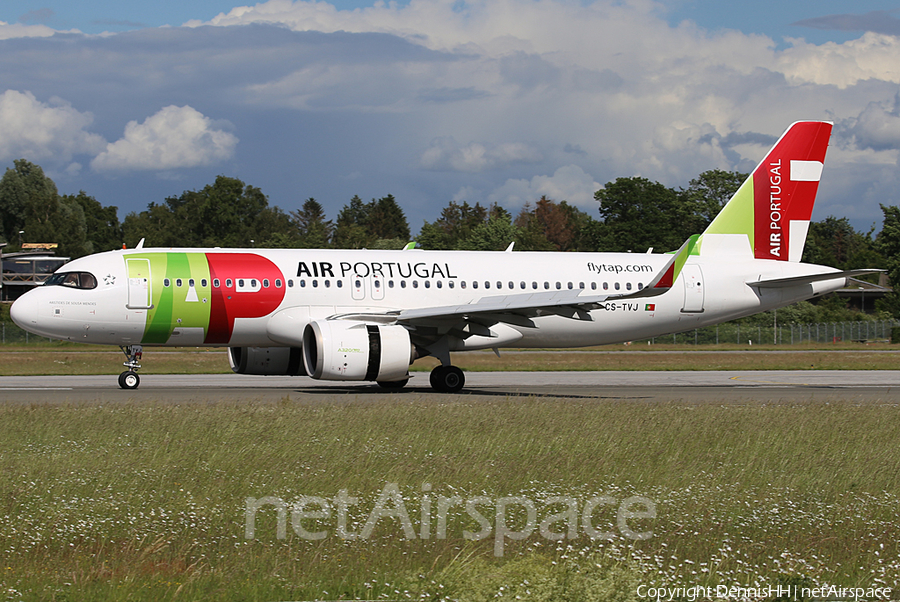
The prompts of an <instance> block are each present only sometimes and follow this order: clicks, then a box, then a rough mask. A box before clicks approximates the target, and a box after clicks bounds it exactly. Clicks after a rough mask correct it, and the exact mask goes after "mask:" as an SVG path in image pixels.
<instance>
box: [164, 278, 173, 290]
mask: <svg viewBox="0 0 900 602" xmlns="http://www.w3.org/2000/svg"><path fill="white" fill-rule="evenodd" d="M171 285H172V281H171V280H169V279H168V278H165V279H163V286H164V287H166V288H169V286H171Z"/></svg>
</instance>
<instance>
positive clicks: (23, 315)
mask: <svg viewBox="0 0 900 602" xmlns="http://www.w3.org/2000/svg"><path fill="white" fill-rule="evenodd" d="M9 317H11V318H12V321H13V322H15V323H16V325H17V326H18V327H19V328H23V329H25V330H31V329H32V328H34V326H35V325H36V324H37V318H38V309H37V304H36V303H34V300H29V299H28V294H27V293H26V294H25V295H23V296H21V297H19V298H18V299H16V300H15V302H13V304H12V307H10V308H9Z"/></svg>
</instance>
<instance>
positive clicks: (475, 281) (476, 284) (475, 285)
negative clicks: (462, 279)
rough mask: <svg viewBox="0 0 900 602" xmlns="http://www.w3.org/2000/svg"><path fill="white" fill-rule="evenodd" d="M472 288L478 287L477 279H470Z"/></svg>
mask: <svg viewBox="0 0 900 602" xmlns="http://www.w3.org/2000/svg"><path fill="white" fill-rule="evenodd" d="M472 288H478V281H477V280H473V281H472Z"/></svg>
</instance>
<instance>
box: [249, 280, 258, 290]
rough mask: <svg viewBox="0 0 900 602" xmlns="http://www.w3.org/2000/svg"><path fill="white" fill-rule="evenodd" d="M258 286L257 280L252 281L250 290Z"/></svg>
mask: <svg viewBox="0 0 900 602" xmlns="http://www.w3.org/2000/svg"><path fill="white" fill-rule="evenodd" d="M257 286H258V285H257V284H256V278H251V279H250V288H256V287H257Z"/></svg>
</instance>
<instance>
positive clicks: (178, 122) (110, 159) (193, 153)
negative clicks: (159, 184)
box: [91, 105, 238, 171]
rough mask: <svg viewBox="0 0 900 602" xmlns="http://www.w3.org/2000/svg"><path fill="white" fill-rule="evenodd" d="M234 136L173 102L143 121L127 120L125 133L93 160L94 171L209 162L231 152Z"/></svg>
mask: <svg viewBox="0 0 900 602" xmlns="http://www.w3.org/2000/svg"><path fill="white" fill-rule="evenodd" d="M237 143H238V139H237V137H235V136H234V135H233V134H231V133H229V132H226V131H224V130H221V129H218V128H217V127H216V125H215V124H214V123H213V121H212V120H211V119H210V118H208V117H205V116H204V115H203V114H202V113H200V112H199V111H197V110H196V109H194V108H192V107H189V106H184V107H176V106H174V105H172V106H168V107H165V108H163V109H160V111H159V112H158V113H156V114H155V115H152V116H151V117H148V118H147V119H145V120H144V122H143V123H140V124H139V123H138V122H137V121H130V122H128V125H126V126H125V135H124V137H122V138H121V139H119V140H117V141H116V142H111V143H110V144H108V145H107V147H106V150H105V151H104V152H102V153H100V154H99V155H97V157H96V158H94V160H93V161H91V167H92V168H93V169H94V170H97V171H124V170H170V169H179V168H185V167H198V166H204V165H212V164H214V163H218V162H220V161H224V160H226V159H230V158H231V157H232V156H233V155H234V149H235V147H236V146H237Z"/></svg>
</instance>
